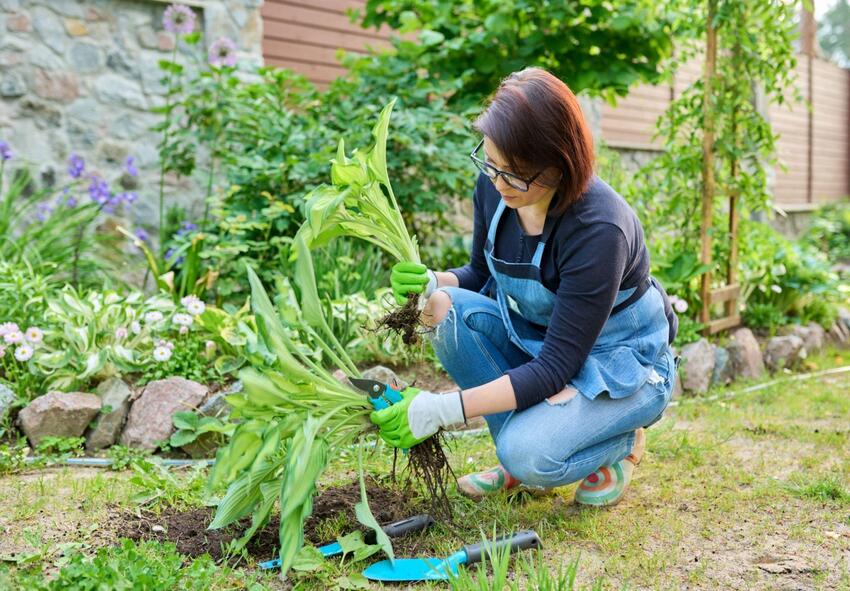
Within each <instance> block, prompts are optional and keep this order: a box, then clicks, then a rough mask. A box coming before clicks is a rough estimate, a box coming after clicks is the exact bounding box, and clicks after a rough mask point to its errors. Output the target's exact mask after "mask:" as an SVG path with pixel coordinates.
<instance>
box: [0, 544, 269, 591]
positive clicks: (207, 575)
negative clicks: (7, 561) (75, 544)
mask: <svg viewBox="0 0 850 591" xmlns="http://www.w3.org/2000/svg"><path fill="white" fill-rule="evenodd" d="M250 579H251V575H249V574H237V573H236V572H234V571H231V570H230V569H229V568H227V567H226V566H219V565H216V564H215V562H214V561H213V559H212V558H210V557H209V555H204V556H201V557H200V558H196V559H194V560H187V559H186V558H185V557H184V556H183V555H181V554H179V553H178V552H177V548H176V546H175V545H174V544H172V543H170V542H167V543H160V542H155V541H147V542H138V543H137V542H134V541H131V540H122V541H121V543H120V545H118V546H113V547H106V548H100V549H99V550H98V551H97V553H96V554H95V555H94V556H93V557H90V556H87V555H86V553H84V552H79V551H75V552H73V553H72V554H71V556H70V559H69V560H68V561H67V564H65V565H64V566H63V567H62V569H61V570H60V571H59V573H58V574H57V575H55V576H52V577H50V578H46V577H45V576H44V575H42V573H41V572H40V569H37V568H36V569H31V570H29V571H19V572H16V573H12V572H10V571H9V570H8V569H6V568H3V569H2V570H0V586H3V588H4V589H31V590H33V591H92V590H95V589H110V590H113V591H119V590H120V591H130V590H132V591H160V590H161V589H184V590H186V591H190V590H195V591H202V590H203V591H206V590H210V589H212V590H215V589H235V588H240V589H249V590H251V591H259V590H260V589H263V587H262V586H261V585H260V584H259V583H256V582H255V583H251V581H250Z"/></svg>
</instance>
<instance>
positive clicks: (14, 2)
mask: <svg viewBox="0 0 850 591" xmlns="http://www.w3.org/2000/svg"><path fill="white" fill-rule="evenodd" d="M0 8H2V9H3V10H5V11H6V12H16V11H18V10H20V9H21V0H0Z"/></svg>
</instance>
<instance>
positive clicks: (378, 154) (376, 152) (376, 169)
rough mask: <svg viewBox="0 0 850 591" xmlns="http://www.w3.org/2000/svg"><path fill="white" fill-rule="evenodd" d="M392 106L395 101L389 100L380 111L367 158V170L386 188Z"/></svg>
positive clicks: (388, 178) (387, 183)
mask: <svg viewBox="0 0 850 591" xmlns="http://www.w3.org/2000/svg"><path fill="white" fill-rule="evenodd" d="M393 106H395V99H393V100H391V101H390V102H389V104H388V105H387V106H385V107H384V108H383V109H382V110H381V116H380V118H379V119H378V123H377V124H376V125H375V127H374V129H373V130H372V137H374V138H375V145H374V146H372V149H371V150H370V151H369V155H368V157H367V162H368V164H369V169H370V170H371V171H372V174H373V175H375V178H377V179H378V180H379V181H380V182H382V183H383V184H384V185H386V186H388V187H389V185H390V177H389V174H388V173H387V134H388V132H389V127H390V114H391V113H392V110H393Z"/></svg>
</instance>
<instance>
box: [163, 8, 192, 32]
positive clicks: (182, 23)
mask: <svg viewBox="0 0 850 591" xmlns="http://www.w3.org/2000/svg"><path fill="white" fill-rule="evenodd" d="M162 26H163V27H165V30H166V31H168V32H169V33H177V34H178V35H187V34H189V33H191V32H192V31H194V30H195V13H194V12H192V9H191V8H189V7H188V6H183V5H182V4H172V5H170V6H169V7H168V8H166V9H165V14H163V15H162Z"/></svg>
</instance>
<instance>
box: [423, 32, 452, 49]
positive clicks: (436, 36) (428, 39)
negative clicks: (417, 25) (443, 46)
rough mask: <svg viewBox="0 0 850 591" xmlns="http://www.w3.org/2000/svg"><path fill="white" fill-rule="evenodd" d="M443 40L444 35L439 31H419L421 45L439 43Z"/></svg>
mask: <svg viewBox="0 0 850 591" xmlns="http://www.w3.org/2000/svg"><path fill="white" fill-rule="evenodd" d="M445 40H446V36H445V35H443V34H442V33H440V32H439V31H432V30H430V29H425V30H424V31H422V32H421V33H419V42H420V43H422V45H424V46H425V47H431V46H433V45H439V44H440V43H442V42H443V41H445Z"/></svg>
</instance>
